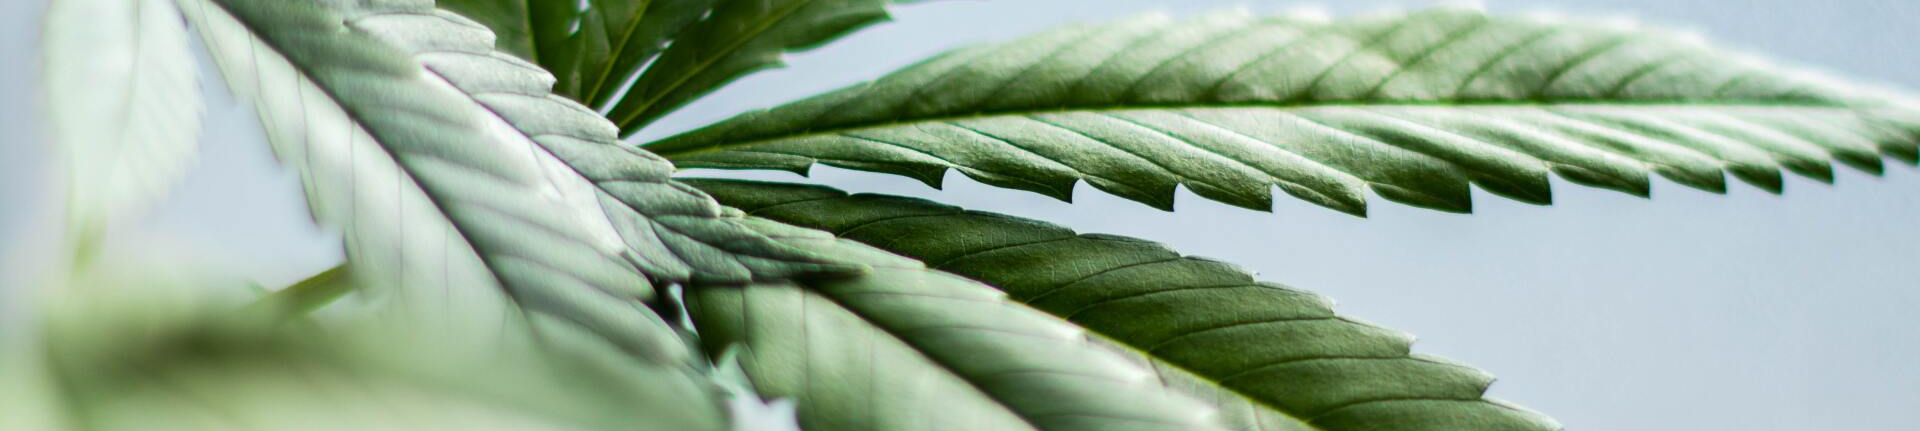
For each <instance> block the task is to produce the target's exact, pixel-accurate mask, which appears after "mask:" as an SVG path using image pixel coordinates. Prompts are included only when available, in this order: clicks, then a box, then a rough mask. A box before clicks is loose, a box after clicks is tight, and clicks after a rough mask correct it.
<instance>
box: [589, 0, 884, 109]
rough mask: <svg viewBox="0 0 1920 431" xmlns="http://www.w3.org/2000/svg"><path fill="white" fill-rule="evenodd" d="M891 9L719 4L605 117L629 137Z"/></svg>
mask: <svg viewBox="0 0 1920 431" xmlns="http://www.w3.org/2000/svg"><path fill="white" fill-rule="evenodd" d="M888 3H889V1H888V0H720V1H718V2H717V4H716V6H715V7H714V9H713V11H712V13H711V14H710V15H709V16H708V17H707V18H705V19H703V20H701V21H699V22H696V23H694V24H693V25H691V26H688V27H687V28H686V30H685V31H684V32H683V33H681V34H680V35H678V36H677V37H675V38H674V40H673V44H672V46H669V47H668V48H667V49H666V51H665V52H662V53H660V57H659V59H658V60H656V61H655V62H654V64H653V65H651V66H648V67H647V70H646V71H645V72H644V73H642V74H641V75H640V77H639V78H637V80H636V81H634V84H633V87H632V88H631V89H629V90H628V92H627V93H626V95H625V96H624V97H622V98H620V100H618V101H611V102H612V103H613V109H612V111H611V112H610V113H609V114H608V117H609V118H612V119H613V120H614V123H615V124H618V125H619V126H620V130H621V132H622V133H623V134H631V133H633V132H635V131H637V130H639V129H640V128H641V127H645V126H646V125H647V124H648V123H652V122H653V120H655V119H658V118H660V117H661V116H663V115H666V114H667V113H668V112H672V111H673V110H674V109H678V108H680V106H681V105H685V104H686V103H687V102H691V101H693V99H695V98H698V97H700V96H702V95H705V94H707V93H708V92H711V91H713V90H715V89H717V88H719V87H720V86H721V85H725V84H726V83H727V82H730V81H733V80H734V79H735V78H739V77H740V76H743V75H746V74H748V73H752V72H754V71H758V70H761V69H766V68H772V67H779V66H780V57H781V55H783V54H785V53H786V52H788V51H794V50H801V49H806V48H811V47H814V46H816V45H820V44H823V43H826V42H827V41H830V40H833V39H834V38H837V37H839V36H840V35H842V34H845V33H847V32H850V31H853V30H854V29H858V28H860V27H864V26H867V25H871V24H873V23H876V22H879V21H882V20H885V19H886V18H887V10H886V6H887V4H888ZM893 3H904V2H899V1H895V2H893ZM599 100H601V101H602V102H609V101H608V100H607V99H599Z"/></svg>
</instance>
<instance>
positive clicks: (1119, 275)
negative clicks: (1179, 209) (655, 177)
mask: <svg viewBox="0 0 1920 431" xmlns="http://www.w3.org/2000/svg"><path fill="white" fill-rule="evenodd" d="M689 181H690V182H691V183H692V184H695V185H697V186H699V187H701V188H702V189H704V190H707V191H708V192H709V193H712V194H713V195H714V196H715V197H717V198H719V199H720V200H721V201H722V202H725V203H727V204H729V205H734V206H737V207H739V208H741V209H743V210H745V211H747V212H748V213H749V214H751V215H754V216H756V217H765V218H768V219H771V220H776V221H780V222H783V223H791V224H794V225H797V226H802V227H808V228H814V229H821V230H825V231H828V232H832V233H833V234H834V235H837V236H839V237H841V238H843V239H848V240H853V241H858V242H861V243H864V244H867V245H870V246H873V247H877V248H880V249H883V250H886V251H890V252H894V253H899V254H901V255H905V256H908V257H911V258H914V259H918V260H921V261H923V262H926V265H927V266H928V267H929V268H931V269H934V270H938V271H944V272H950V273H952V274H957V275H961V276H965V277H968V278H972V279H975V280H980V281H982V282H985V283H987V284H990V285H992V286H994V287H997V288H999V289H1001V290H1003V291H1005V292H1006V293H1007V294H1008V295H1009V296H1010V297H1011V299H1012V300H1014V301H1017V302H1020V303H1023V304H1026V305H1028V306H1031V307H1033V308H1037V309H1039V310H1042V311H1045V312H1047V313H1051V314H1053V315H1055V316H1060V317H1062V318H1065V319H1067V320H1069V321H1072V322H1073V323H1074V324H1077V325H1079V326H1080V327H1082V328H1085V329H1086V330H1088V331H1090V332H1093V333H1095V334H1098V335H1100V336H1101V337H1103V338H1104V339H1106V340H1110V341H1111V342H1112V343H1114V344H1116V345H1119V346H1123V347H1121V349H1120V350H1122V351H1125V352H1127V353H1128V354H1130V355H1132V356H1134V357H1136V358H1137V359H1138V360H1140V361H1142V362H1144V363H1145V364H1146V365H1148V366H1150V367H1152V369H1153V370H1154V371H1155V372H1156V373H1157V374H1158V376H1159V377H1160V378H1161V379H1162V380H1163V381H1164V382H1165V383H1166V384H1167V385H1169V386H1173V387H1176V388H1179V389H1181V390H1183V391H1187V392H1188V393H1191V394H1193V395H1196V396H1198V397H1199V398H1200V399H1202V400H1206V401H1209V402H1211V403H1213V404H1214V405H1215V406H1216V407H1218V409H1219V412H1220V418H1221V419H1222V420H1223V421H1224V422H1225V424H1226V425H1227V426H1229V427H1231V428H1232V429H1236V430H1242V431H1259V430H1327V431H1347V430H1406V431H1412V430H1464V429H1471V430H1552V429H1558V428H1559V425H1558V424H1555V423H1554V422H1553V421H1552V420H1550V419H1547V418H1546V417H1545V416H1542V415H1539V414H1538V413H1534V412H1531V411H1528V410H1524V409H1521V408H1518V407H1514V406H1511V405H1509V404H1506V403H1504V402H1502V401H1498V400H1492V399H1487V398H1484V397H1483V395H1484V393H1485V391H1486V389H1487V387H1488V385H1489V384H1491V383H1492V381H1493V379H1492V377H1491V376H1489V375H1487V374H1486V373H1484V372H1481V371H1479V370H1475V369H1472V368H1468V367H1465V366H1462V365H1459V364H1455V363H1451V362H1448V361H1445V360H1441V359H1437V358H1432V357H1428V356H1424V355H1420V354H1414V353H1411V352H1410V347H1411V344H1412V342H1413V338H1412V337H1411V336H1408V335H1406V334H1404V333H1400V332H1397V331H1392V330H1388V329H1383V328H1380V327H1377V326H1373V325H1371V324H1368V323H1364V322H1360V321H1356V320H1353V319H1351V318H1348V317H1344V316H1341V315H1338V314H1336V313H1335V312H1334V311H1333V310H1332V309H1331V308H1330V306H1331V304H1330V301H1328V300H1327V299H1325V298H1323V297H1320V296H1318V295H1314V294H1312V293H1308V292H1303V291H1300V290H1296V289H1292V288H1288V287H1285V286H1280V285H1276V284H1272V283H1266V282H1261V281H1257V280H1255V279H1254V278H1253V277H1252V275H1250V274H1249V273H1247V272H1246V271H1245V270H1243V269H1240V268H1238V267H1235V266H1233V265H1231V264H1227V263H1222V262H1217V261H1212V260H1207V259H1201V258H1194V257H1185V256H1181V255H1180V254H1179V253H1177V252H1174V251H1172V250H1169V249H1167V248H1166V247H1163V246H1161V245H1159V244H1155V243H1152V242H1147V241H1143V240H1138V239H1132V238H1125V237H1116V236H1106V235H1080V234H1075V233H1074V232H1073V231H1071V230H1068V229H1066V228H1063V227H1060V226H1056V225H1051V224H1047V223H1044V222H1039V221H1033V220H1026V219H1019V218H1014V217H1009V216H1003V215H998V214H992V213H984V212H975V211H965V210H962V209H959V208H955V207H951V206H946V205H940V204H937V203H933V202H928V201H925V200H919V199H912V198H902V197H892V196H882V195H851V196H849V195H847V194H846V193H843V192H840V191H838V190H833V189H830V188H825V187H819V186H807V185H796V184H780V183H759V182H748V181H733V180H689Z"/></svg>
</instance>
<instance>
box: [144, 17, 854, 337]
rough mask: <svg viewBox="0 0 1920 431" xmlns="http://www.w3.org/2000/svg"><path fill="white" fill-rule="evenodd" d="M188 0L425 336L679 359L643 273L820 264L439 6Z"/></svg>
mask: <svg viewBox="0 0 1920 431" xmlns="http://www.w3.org/2000/svg"><path fill="white" fill-rule="evenodd" d="M180 4H181V6H182V8H183V10H185V11H186V12H187V15H188V17H189V18H190V19H191V20H192V22H193V23H194V24H195V25H196V26H197V28H199V29H200V31H201V32H202V34H203V36H204V39H205V40H206V41H207V46H208V48H209V50H210V51H211V52H212V54H213V57H214V59H215V60H216V63H217V64H219V65H220V66H221V69H222V71H223V72H224V73H225V75H226V77H227V81H228V83H229V85H230V86H231V87H233V88H234V89H235V93H237V94H241V95H242V96H243V97H246V98H248V99H251V100H253V101H255V102H256V105H257V106H258V108H259V110H260V113H261V118H262V123H263V124H264V125H265V129H266V131H267V133H268V139H269V141H270V142H271V143H272V144H273V145H274V148H275V152H276V153H277V154H278V155H279V156H280V158H281V160H282V162H284V163H285V164H286V165H288V166H290V167H293V168H295V169H297V170H299V171H300V172H301V175H302V177H303V179H304V184H305V185H306V187H307V194H308V200H309V202H310V204H311V206H312V209H313V211H314V214H315V217H316V218H317V219H319V220H321V221H323V222H326V223H330V224H335V225H338V226H340V227H342V228H343V229H344V230H345V233H346V241H347V253H348V258H349V259H350V260H351V261H352V262H353V263H354V265H353V275H354V277H355V280H356V281H358V282H359V284H360V285H362V286H373V288H371V290H372V291H373V292H374V293H376V294H377V295H381V296H383V297H387V298H390V301H389V302H391V303H393V304H396V305H397V306H400V307H403V308H406V309H407V310H408V312H407V313H403V315H405V316H408V317H410V318H412V319H414V320H416V321H417V323H420V324H432V325H445V326H453V327H488V328H509V329H511V328H515V327H525V326H529V325H531V326H534V329H536V331H535V332H536V333H538V332H549V331H553V330H561V331H565V330H573V329H575V328H584V329H586V330H590V331H592V332H594V333H597V334H600V335H601V336H602V337H604V338H605V339H606V340H607V341H610V342H612V343H613V344H614V345H617V346H620V347H621V348H623V349H624V350H625V351H627V352H628V353H630V354H632V355H635V356H637V357H641V358H645V359H649V360H653V361H656V362H663V363H678V362H681V361H683V360H685V357H686V352H685V348H684V346H683V345H682V344H681V342H680V340H679V339H678V338H677V337H676V336H675V335H674V333H673V332H672V331H671V330H670V329H669V328H668V327H667V324H666V323H665V322H664V321H662V320H661V319H660V317H659V316H658V315H656V314H654V313H653V312H652V311H651V310H649V309H647V308H646V307H645V306H644V305H642V304H641V303H640V301H641V300H644V299H646V298H650V297H652V296H653V295H654V292H653V289H652V286H651V285H650V284H649V281H648V279H649V278H653V279H659V280H666V281H684V280H692V279H700V280H722V281H733V282H744V281H747V280H752V279H755V278H759V277H773V278H777V277H783V276H787V275H791V274H801V273H813V272H819V271H823V270H825V269H826V268H824V266H823V265H820V264H818V263H813V262H809V261H808V260H810V259H812V257H811V256H807V255H805V254H804V253H800V252H798V251H797V250H792V249H790V248H787V247H784V246H781V245H779V244H777V243H774V242H773V241H771V240H769V239H767V238H765V237H762V236H759V235H758V234H756V233H754V232H753V231H751V230H750V229H748V228H746V227H744V226H742V225H740V224H739V221H738V220H735V219H733V218H730V217H728V216H726V215H725V214H723V211H722V209H721V208H720V206H719V205H717V204H715V203H714V202H713V201H712V200H711V199H710V198H708V197H707V196H705V195H704V194H702V193H700V192H698V191H697V190H693V189H691V188H689V187H686V186H684V185H680V184H677V183H674V182H672V181H670V180H669V179H668V178H667V177H666V175H667V174H668V172H670V171H671V169H672V167H671V165H670V164H668V163H666V162H664V161H662V160H660V159H658V158H657V157H653V156H651V155H650V154H647V153H645V152H643V151H636V150H633V149H631V148H627V147H624V146H622V145H620V144H619V143H618V140H617V138H616V136H615V132H614V128H613V126H612V125H610V124H608V123H607V122H606V120H605V119H603V118H600V117H599V116H597V115H595V114H594V113H593V112H592V111H591V110H588V109H586V108H585V107H583V106H580V105H579V104H577V103H572V102H569V101H567V100H566V99H564V98H561V97H559V96H555V95H552V94H551V93H549V92H548V91H547V88H548V86H549V85H550V84H551V82H552V78H551V76H550V75H547V74H546V73H545V72H543V71H541V70H539V69H538V68H537V67H534V66H532V65H529V64H526V63H525V62H523V61H518V60H516V59H514V58H513V57H512V56H510V55H507V54H504V53H499V52H495V51H493V49H492V45H493V41H492V36H491V34H490V33H488V32H487V31H486V30H485V28H484V27H482V26H480V25H478V24H475V23H473V22H472V21H468V20H466V19H464V18H461V17H459V16H457V15H453V14H451V13H447V12H442V11H437V10H435V9H433V8H432V6H431V4H430V3H427V2H423V1H407V0H377V1H371V2H345V1H321V2H307V1H298V2H285V1H269V0H214V1H211V2H209V1H204V0H180ZM442 316H453V318H445V317H442ZM482 341H484V340H482Z"/></svg>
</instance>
